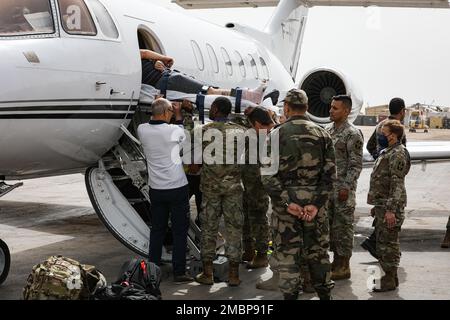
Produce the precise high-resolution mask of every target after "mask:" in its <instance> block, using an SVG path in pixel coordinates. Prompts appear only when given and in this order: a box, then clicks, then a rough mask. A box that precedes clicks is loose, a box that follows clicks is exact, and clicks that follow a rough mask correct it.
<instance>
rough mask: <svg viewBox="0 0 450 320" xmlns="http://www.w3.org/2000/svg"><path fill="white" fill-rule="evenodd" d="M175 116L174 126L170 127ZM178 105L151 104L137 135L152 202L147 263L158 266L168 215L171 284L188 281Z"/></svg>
mask: <svg viewBox="0 0 450 320" xmlns="http://www.w3.org/2000/svg"><path fill="white" fill-rule="evenodd" d="M174 114H175V117H176V125H172V124H169V122H170V120H171V118H172V116H173V115H174ZM182 123H183V118H182V114H181V106H180V105H176V104H174V105H172V104H171V103H170V102H169V101H168V100H166V99H157V100H155V101H154V102H153V104H152V118H151V120H150V122H149V123H145V124H141V125H140V126H139V127H138V130H137V133H138V136H139V139H140V141H141V143H142V147H143V149H144V153H145V156H146V158H147V167H148V176H149V178H148V180H149V181H148V184H149V186H150V201H151V221H152V226H151V233H150V261H151V262H154V263H156V264H161V253H162V246H163V241H164V238H165V235H166V232H167V224H168V220H169V215H170V219H171V223H172V234H173V244H174V245H173V253H172V265H173V274H174V281H175V282H178V283H181V282H189V281H193V278H192V277H190V276H189V275H187V274H186V247H187V232H188V228H189V219H190V210H189V189H188V181H187V179H186V175H185V173H184V170H183V163H182V161H181V157H180V149H181V145H182V143H183V142H184V140H185V139H186V136H185V133H184V130H183V125H182Z"/></svg>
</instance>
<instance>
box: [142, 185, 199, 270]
mask: <svg viewBox="0 0 450 320" xmlns="http://www.w3.org/2000/svg"><path fill="white" fill-rule="evenodd" d="M150 201H151V202H152V205H151V217H152V219H151V221H152V222H151V224H152V226H151V231H150V261H151V262H154V263H156V264H161V253H162V246H163V241H164V238H165V236H166V232H167V225H168V221H169V216H170V222H171V224H172V225H171V226H172V235H173V251H172V265H173V274H174V275H183V274H184V273H185V272H186V248H187V233H188V229H189V219H190V210H189V187H188V186H187V185H186V186H184V187H181V188H177V189H169V190H156V189H150Z"/></svg>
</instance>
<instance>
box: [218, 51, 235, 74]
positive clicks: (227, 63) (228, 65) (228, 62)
mask: <svg viewBox="0 0 450 320" xmlns="http://www.w3.org/2000/svg"><path fill="white" fill-rule="evenodd" d="M220 51H221V52H222V58H223V61H224V62H225V68H226V69H227V72H228V74H229V75H230V76H232V75H233V64H232V63H231V59H230V55H229V54H228V52H227V50H226V49H225V48H223V47H222V48H220Z"/></svg>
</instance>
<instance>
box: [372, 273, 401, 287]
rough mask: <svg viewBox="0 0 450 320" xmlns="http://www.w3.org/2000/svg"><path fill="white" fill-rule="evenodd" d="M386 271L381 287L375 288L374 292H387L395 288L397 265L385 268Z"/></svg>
mask: <svg viewBox="0 0 450 320" xmlns="http://www.w3.org/2000/svg"><path fill="white" fill-rule="evenodd" d="M384 272H385V273H386V274H385V275H384V276H383V277H381V285H380V288H379V289H377V288H375V289H373V291H374V292H386V291H392V290H395V289H396V288H397V287H396V282H395V275H396V274H397V267H392V268H388V269H386V270H384Z"/></svg>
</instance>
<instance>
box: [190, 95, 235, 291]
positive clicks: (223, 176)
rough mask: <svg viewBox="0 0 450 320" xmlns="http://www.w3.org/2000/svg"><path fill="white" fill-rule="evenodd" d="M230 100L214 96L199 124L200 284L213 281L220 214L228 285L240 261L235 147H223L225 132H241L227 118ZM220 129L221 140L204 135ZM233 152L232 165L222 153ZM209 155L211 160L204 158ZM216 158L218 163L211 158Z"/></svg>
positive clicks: (233, 282) (233, 133)
mask: <svg viewBox="0 0 450 320" xmlns="http://www.w3.org/2000/svg"><path fill="white" fill-rule="evenodd" d="M230 112H231V102H230V100H228V99H227V98H225V97H219V98H217V99H216V100H215V101H214V102H213V104H212V105H211V110H210V119H211V120H213V122H212V123H209V124H207V125H205V126H203V127H202V131H203V146H202V149H203V166H202V172H201V182H200V188H201V191H202V192H203V203H202V212H201V214H200V223H201V227H202V233H201V245H200V247H201V255H202V260H203V272H202V273H201V274H199V275H198V276H197V277H196V280H197V281H198V282H199V283H202V284H208V285H210V284H213V283H214V280H213V260H214V259H215V256H216V239H217V232H218V229H219V221H220V217H221V216H222V214H223V216H224V222H225V229H226V243H225V253H226V255H227V257H228V259H229V262H230V264H229V273H228V284H229V285H230V286H238V285H239V284H240V282H241V281H240V279H239V263H240V261H241V253H242V246H241V239H242V224H243V223H244V217H243V214H242V192H243V188H242V183H241V168H240V165H238V162H237V159H236V158H237V149H238V148H236V145H237V144H236V143H234V146H233V147H234V150H227V147H228V146H227V144H226V138H227V135H230V134H232V135H235V136H236V135H243V134H244V128H243V127H241V126H238V125H236V124H233V123H231V122H230V121H229V119H228V116H229V114H230ZM214 130H215V131H216V132H217V131H220V132H221V133H222V135H223V140H222V141H215V139H216V138H214V143H211V142H209V141H207V140H208V138H207V136H205V134H208V133H209V134H211V133H212V132H213V131H214ZM213 144H214V145H216V144H222V146H223V152H222V154H215V152H217V150H220V148H213ZM231 152H234V156H235V159H234V161H233V164H227V163H226V162H227V161H226V155H227V154H231ZM209 157H212V159H208V158H209ZM214 157H217V158H218V159H217V160H218V161H222V164H218V163H216V162H215V161H211V160H214Z"/></svg>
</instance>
